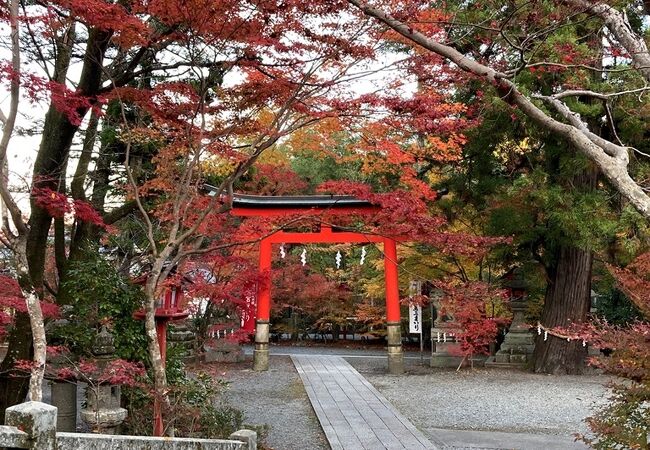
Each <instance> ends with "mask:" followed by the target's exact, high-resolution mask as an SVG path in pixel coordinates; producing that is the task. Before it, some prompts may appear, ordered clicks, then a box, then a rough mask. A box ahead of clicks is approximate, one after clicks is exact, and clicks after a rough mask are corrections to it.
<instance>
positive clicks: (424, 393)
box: [347, 358, 608, 435]
mask: <svg viewBox="0 0 650 450" xmlns="http://www.w3.org/2000/svg"><path fill="white" fill-rule="evenodd" d="M347 360H348V362H349V363H350V364H351V365H352V366H354V367H355V368H356V369H357V370H358V371H359V372H360V373H362V374H363V375H364V376H365V377H366V378H367V379H368V381H370V382H371V383H372V384H373V385H374V386H375V388H377V390H379V391H380V392H381V393H382V394H383V395H384V396H385V397H386V398H387V399H388V400H389V401H390V402H391V403H392V404H393V405H394V406H395V407H396V408H397V409H398V410H399V411H401V412H402V413H403V414H404V415H405V416H406V417H408V418H409V419H410V420H411V421H412V422H413V424H414V425H415V426H417V427H418V428H420V429H421V430H424V431H428V432H430V433H432V434H435V433H434V432H433V431H432V430H433V429H435V428H447V429H457V430H482V431H505V432H511V433H534V434H553V435H571V434H573V433H576V432H582V433H584V432H586V431H587V430H586V426H585V424H584V422H583V420H584V418H585V417H587V416H589V415H590V414H591V409H592V408H593V407H594V406H597V405H602V404H603V403H604V402H605V400H606V397H607V395H608V394H607V389H606V388H605V387H604V386H603V384H604V383H606V382H607V381H608V378H607V377H604V376H597V375H595V376H549V375H539V374H532V373H528V372H521V371H505V370H496V369H490V370H486V369H474V370H472V371H469V370H463V371H461V372H456V371H455V370H453V369H451V370H445V369H431V368H429V367H422V366H419V361H412V360H411V361H409V360H407V361H406V364H407V375H406V376H402V377H396V376H391V375H387V374H386V373H385V370H386V369H385V366H386V363H385V362H384V361H380V360H376V359H357V358H354V359H353V358H348V359H347Z"/></svg>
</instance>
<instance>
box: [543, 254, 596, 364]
mask: <svg viewBox="0 0 650 450" xmlns="http://www.w3.org/2000/svg"><path fill="white" fill-rule="evenodd" d="M592 260H593V257H592V253H591V252H590V251H588V250H581V249H578V248H576V247H568V246H563V247H561V248H560V250H559V256H558V261H557V265H556V266H555V267H554V268H552V269H551V270H549V277H550V280H549V284H548V287H547V289H546V297H545V299H544V311H543V312H542V318H541V323H542V325H543V326H545V327H547V328H552V327H566V326H569V325H570V324H571V323H580V322H584V321H585V320H586V318H587V314H588V313H589V306H590V293H591V264H592ZM586 355H587V352H586V348H584V347H583V346H582V342H581V341H575V340H574V341H571V342H568V341H567V340H566V339H560V338H558V337H555V336H552V335H551V334H548V339H547V340H546V341H544V334H541V335H539V336H537V342H536V344H535V353H534V355H533V360H534V367H535V372H542V373H551V374H579V373H582V372H583V370H584V368H585V357H586Z"/></svg>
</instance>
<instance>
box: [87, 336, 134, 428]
mask: <svg viewBox="0 0 650 450" xmlns="http://www.w3.org/2000/svg"><path fill="white" fill-rule="evenodd" d="M113 343H114V338H113V335H112V334H111V333H109V332H108V330H107V329H106V327H105V326H103V327H102V329H101V331H100V332H99V333H98V334H97V336H96V337H95V342H94V343H93V348H92V353H93V355H94V356H95V361H96V363H97V366H98V367H99V369H100V370H102V369H103V368H105V367H106V366H107V365H108V363H109V362H110V361H112V360H113V359H114V354H115V346H114V345H113ZM121 395H122V393H121V389H120V386H114V385H110V384H107V383H100V382H98V381H96V380H90V381H89V383H88V388H87V389H86V407H85V408H84V409H82V410H81V419H82V420H83V421H84V422H86V423H87V424H88V425H89V426H90V427H91V429H92V430H93V432H97V433H103V434H117V431H118V428H119V426H120V424H121V423H122V422H124V419H126V416H127V414H128V413H127V411H126V409H124V408H122V407H121V406H120V399H121Z"/></svg>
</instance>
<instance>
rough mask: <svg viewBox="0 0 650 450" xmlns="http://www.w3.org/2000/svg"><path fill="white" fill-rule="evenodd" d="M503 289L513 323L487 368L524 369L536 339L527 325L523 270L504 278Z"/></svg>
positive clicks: (512, 271) (525, 284)
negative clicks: (508, 301) (505, 291)
mask: <svg viewBox="0 0 650 450" xmlns="http://www.w3.org/2000/svg"><path fill="white" fill-rule="evenodd" d="M503 278H504V282H503V287H504V288H505V289H506V290H507V291H508V297H509V298H510V309H511V310H512V323H511V324H510V328H509V329H508V333H506V335H505V337H504V339H503V343H502V344H501V348H500V349H499V351H498V352H497V353H496V355H495V356H494V358H491V359H490V361H489V362H487V363H486V364H485V365H486V366H488V367H489V366H492V367H523V366H524V365H525V364H526V363H528V362H529V361H530V358H531V356H532V354H533V350H534V349H535V338H534V336H533V334H532V333H531V331H530V326H529V325H527V324H526V319H525V316H526V309H527V296H526V294H527V290H528V285H527V283H526V281H525V280H524V276H523V272H522V270H521V269H520V268H519V267H517V268H514V269H512V270H511V271H510V272H508V273H507V274H506V275H505V276H504V277H503Z"/></svg>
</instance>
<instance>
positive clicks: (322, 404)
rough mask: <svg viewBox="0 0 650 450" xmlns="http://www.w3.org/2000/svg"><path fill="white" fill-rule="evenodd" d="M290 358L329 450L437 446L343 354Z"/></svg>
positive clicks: (415, 449) (412, 449)
mask: <svg viewBox="0 0 650 450" xmlns="http://www.w3.org/2000/svg"><path fill="white" fill-rule="evenodd" d="M291 359H292V360H293V363H294V365H295V366H296V370H297V371H298V374H299V375H300V378H301V379H302V381H303V383H304V385H305V390H306V391H307V395H308V396H309V400H310V401H311V404H312V406H313V408H314V411H315V412H316V416H317V417H318V420H319V421H320V423H321V426H322V428H323V431H324V432H325V435H326V436H327V439H328V440H329V443H330V446H331V447H332V449H333V450H381V449H390V450H393V449H395V450H398V449H403V450H423V449H437V448H438V447H436V446H434V444H432V443H431V442H430V441H429V440H428V439H427V438H426V437H425V436H424V434H422V433H421V432H420V431H419V430H418V429H417V428H415V426H414V425H413V424H412V423H411V422H410V421H409V420H408V419H406V417H404V416H403V415H402V414H400V413H399V411H397V410H396V409H395V408H394V407H393V406H392V405H391V404H390V402H388V400H386V398H385V397H384V396H383V395H381V394H380V393H379V392H378V391H377V390H376V389H375V388H374V387H373V386H372V385H371V384H370V383H369V382H368V381H367V380H366V379H365V378H364V377H363V376H361V374H359V372H357V371H356V370H355V369H354V368H353V367H352V366H351V365H350V364H348V362H347V361H345V360H344V359H343V358H342V357H340V356H323V355H318V356H312V355H292V356H291Z"/></svg>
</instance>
